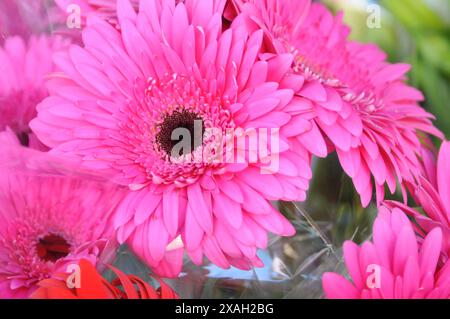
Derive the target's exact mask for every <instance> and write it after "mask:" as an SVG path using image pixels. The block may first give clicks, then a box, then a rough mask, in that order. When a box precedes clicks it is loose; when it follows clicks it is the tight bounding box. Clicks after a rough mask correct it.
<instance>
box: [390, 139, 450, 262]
mask: <svg viewBox="0 0 450 319" xmlns="http://www.w3.org/2000/svg"><path fill="white" fill-rule="evenodd" d="M449 163H450V142H444V143H443V144H442V146H441V150H440V152H439V157H438V160H437V167H436V165H435V163H434V161H428V162H425V164H426V165H425V168H426V169H425V171H426V172H428V174H424V176H421V177H420V178H419V179H418V182H417V183H414V184H411V185H410V187H409V188H410V189H411V193H412V194H413V197H414V199H415V201H416V202H417V204H418V205H419V206H421V207H422V209H423V210H424V212H425V215H424V214H422V213H420V212H418V211H416V210H414V209H411V208H409V207H407V206H406V205H404V204H402V203H398V202H393V201H388V202H386V203H385V204H386V205H387V206H388V207H399V208H400V209H402V210H404V211H405V212H406V213H407V214H408V215H410V216H411V217H413V218H414V220H415V221H416V222H417V224H418V226H419V227H417V230H416V231H417V232H418V233H419V234H421V235H422V236H425V235H426V234H428V233H429V232H430V231H431V230H432V229H434V228H436V227H439V228H440V229H441V230H442V234H443V246H442V249H443V252H444V254H445V255H446V257H447V258H448V257H449V256H450V164H449Z"/></svg>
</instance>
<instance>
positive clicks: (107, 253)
mask: <svg viewBox="0 0 450 319" xmlns="http://www.w3.org/2000/svg"><path fill="white" fill-rule="evenodd" d="M3 134H5V133H3ZM3 134H1V135H3ZM0 139H1V138H0ZM9 145H10V146H5V144H3V147H2V156H3V155H5V153H7V152H9V149H11V152H12V153H15V154H17V152H18V151H19V149H18V148H19V147H20V146H14V145H11V144H9ZM23 150H24V152H25V151H26V149H23ZM30 152H34V151H30ZM30 154H31V153H28V152H26V156H30ZM23 156H25V153H23ZM48 160H49V158H47V161H45V162H43V163H42V164H44V163H46V164H47V165H48V166H49V167H50V166H51V164H50V162H49V161H48ZM34 164H35V165H36V164H37V163H34ZM47 173H48V171H47ZM47 173H46V174H42V173H40V171H35V170H26V169H25V168H24V167H20V168H11V167H8V168H2V169H1V175H0V298H25V297H27V296H28V295H29V294H30V293H31V292H32V291H33V290H34V289H36V288H37V283H38V282H39V281H40V280H42V279H46V278H50V277H51V276H52V275H53V274H54V273H56V272H62V271H66V267H67V266H68V265H69V264H70V263H72V262H75V263H77V261H78V260H79V259H80V258H85V259H88V260H90V261H91V262H92V263H93V264H94V265H96V264H97V263H98V262H99V260H100V258H108V257H109V258H111V257H113V256H114V251H115V248H116V245H115V244H114V243H115V242H116V241H115V240H114V236H113V235H114V229H113V226H112V221H111V218H112V214H113V212H114V209H115V208H116V207H117V205H118V203H119V202H120V200H121V198H122V193H121V192H119V191H118V190H117V186H113V185H109V184H104V183H100V182H90V181H87V180H83V179H78V178H75V177H73V178H72V177H71V178H69V177H63V176H61V175H53V176H52V175H49V174H47ZM110 261H111V260H106V262H110Z"/></svg>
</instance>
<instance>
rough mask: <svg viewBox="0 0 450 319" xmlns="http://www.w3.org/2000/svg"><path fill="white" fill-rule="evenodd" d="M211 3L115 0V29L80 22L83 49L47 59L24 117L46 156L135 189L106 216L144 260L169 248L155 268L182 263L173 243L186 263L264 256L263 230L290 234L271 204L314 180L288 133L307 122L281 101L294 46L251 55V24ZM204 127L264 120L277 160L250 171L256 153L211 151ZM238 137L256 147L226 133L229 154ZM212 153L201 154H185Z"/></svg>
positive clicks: (242, 263)
mask: <svg viewBox="0 0 450 319" xmlns="http://www.w3.org/2000/svg"><path fill="white" fill-rule="evenodd" d="M222 11H223V1H210V0H190V1H185V3H179V4H177V5H176V4H175V1H159V0H151V1H141V2H140V6H139V12H138V13H136V12H135V10H134V9H133V6H132V4H131V3H130V2H129V1H127V0H122V1H118V4H117V15H118V19H119V20H118V21H119V25H120V30H121V32H119V31H117V30H116V29H115V28H113V27H112V26H111V25H110V24H108V23H106V22H104V21H102V20H100V19H98V18H96V17H92V19H88V27H87V28H86V29H85V30H84V33H83V40H84V45H85V47H84V48H80V47H77V46H73V47H71V48H70V49H69V51H68V53H67V54H59V55H58V56H57V58H56V61H57V64H58V65H59V66H60V67H61V69H62V70H64V74H61V75H60V76H57V77H54V78H53V80H52V81H51V82H50V83H49V84H50V88H51V91H52V94H51V97H49V98H48V99H46V100H45V101H44V102H43V103H42V104H40V105H39V107H38V112H39V114H38V117H37V119H36V120H34V121H33V122H32V127H33V130H34V131H35V132H36V133H37V134H38V136H39V138H40V139H41V140H42V141H43V142H44V143H46V144H47V145H49V146H50V147H51V148H53V150H52V152H53V153H54V154H59V155H61V156H70V157H74V158H78V159H80V160H81V161H82V164H83V165H84V166H85V167H89V168H92V169H96V170H98V171H101V172H104V173H105V174H108V175H109V176H111V177H113V179H114V180H115V181H116V182H117V183H119V184H121V185H124V186H128V187H129V188H130V189H131V190H132V192H131V193H130V195H129V196H128V197H127V199H126V200H125V201H124V203H123V204H122V206H121V208H120V210H119V212H118V214H117V217H116V222H115V225H116V227H117V228H118V238H119V240H120V242H127V243H129V244H130V246H131V247H132V248H133V249H134V251H135V252H136V253H137V254H138V255H139V256H140V257H141V258H142V259H144V260H145V261H147V263H148V264H150V265H151V266H153V267H158V266H159V265H160V262H161V260H163V258H164V256H165V255H167V253H168V252H171V253H173V254H172V256H171V257H170V258H172V257H173V260H174V265H177V267H172V269H165V270H163V271H164V274H165V275H172V276H173V275H176V274H177V272H178V271H179V270H180V269H179V267H180V266H181V255H180V254H178V253H174V252H177V250H174V251H172V250H171V248H176V247H180V246H184V248H185V250H186V251H187V253H188V254H189V256H190V257H191V258H192V260H193V261H194V262H195V263H197V264H200V263H202V260H203V256H204V255H206V256H207V257H208V258H209V259H210V260H211V261H212V262H214V263H215V264H217V265H219V266H221V267H224V268H227V267H230V266H231V265H233V266H236V267H239V268H243V269H248V268H250V267H252V266H261V265H262V262H261V261H260V259H259V258H258V256H257V255H256V252H257V248H265V247H266V246H267V232H268V231H270V232H272V233H275V234H278V235H284V236H288V235H292V234H293V233H294V228H293V227H292V225H291V224H290V223H289V222H288V220H287V219H286V218H285V217H283V215H281V214H280V213H279V212H278V211H276V210H275V209H274V208H273V207H272V206H271V204H270V202H269V200H277V199H285V200H304V199H305V197H306V193H305V192H306V189H307V188H308V180H309V179H310V178H311V169H310V154H309V153H308V152H307V151H306V150H305V148H304V147H303V146H302V145H301V144H300V143H299V142H298V141H297V140H295V139H292V138H291V136H294V135H298V134H300V132H302V131H307V130H309V129H311V123H309V122H308V121H306V120H304V119H303V118H302V117H301V115H299V114H301V110H300V111H298V109H297V104H296V103H295V101H293V100H292V97H293V89H292V88H291V87H295V86H297V85H298V83H299V81H301V79H300V78H299V77H297V76H295V75H289V72H288V71H289V68H290V65H291V63H292V56H291V55H290V54H284V55H273V56H267V57H265V59H263V60H262V59H260V58H259V57H258V53H259V52H260V48H261V43H262V38H263V37H262V32H255V33H253V34H251V35H250V34H248V33H247V32H246V31H245V28H243V27H239V26H235V27H233V28H231V29H228V30H227V31H225V32H223V33H222V32H221V25H222V19H221V16H222ZM196 121H200V122H201V125H200V128H199V130H200V137H203V138H202V139H200V142H198V140H197V141H196V140H194V141H193V143H192V144H193V145H192V146H193V148H192V149H191V150H190V151H187V152H186V153H183V152H182V153H179V154H176V155H173V154H172V152H171V150H173V141H172V139H171V135H172V134H173V132H174V130H176V129H179V128H182V129H185V130H188V131H190V132H191V131H193V130H195V123H196ZM212 128H215V129H219V131H221V132H222V131H224V130H227V129H233V128H242V129H244V130H245V129H255V130H258V129H260V128H266V129H269V130H270V129H274V130H275V131H277V132H279V143H280V147H279V150H276V149H272V148H271V147H268V148H270V150H271V151H270V153H268V155H269V156H270V155H276V156H277V157H279V168H278V169H275V170H274V171H271V172H270V173H272V174H261V168H262V167H265V166H266V164H264V163H263V162H264V161H263V160H261V161H256V162H250V161H248V160H245V161H244V162H243V163H234V162H231V163H224V162H218V161H215V158H216V157H215V156H216V155H219V154H221V152H220V151H218V152H216V153H215V154H214V150H215V147H216V146H218V145H223V143H224V142H225V138H219V137H218V136H217V135H210V136H208V134H207V130H208V129H212ZM203 130H204V131H205V132H204V133H203V136H202V132H203ZM194 135H195V134H194ZM259 136H260V137H262V140H263V143H265V146H270V145H272V144H274V142H272V139H271V138H270V137H268V136H267V135H266V137H267V138H266V140H265V142H264V138H263V137H264V136H263V134H262V133H261V134H259ZM269 140H270V141H269ZM268 144H270V145H268ZM200 146H201V147H200ZM238 147H240V149H241V150H243V151H244V153H245V154H246V155H248V154H249V153H251V152H252V149H253V148H252V149H250V147H249V146H248V145H247V144H246V146H236V144H234V143H233V145H232V147H231V148H232V150H233V151H236V152H234V154H236V153H238V152H237V148H238ZM247 147H249V148H247ZM219 148H220V147H219ZM209 149H211V150H213V152H212V153H209V154H208V155H206V156H205V157H203V158H202V159H201V161H200V162H195V163H192V162H189V161H183V160H184V159H188V158H192V157H193V156H194V157H195V156H196V155H198V152H199V151H200V153H201V151H202V150H209ZM224 149H225V148H224ZM245 157H246V158H247V156H245ZM175 260H179V261H178V262H177V263H175ZM160 271H161V270H160ZM168 272H169V273H168Z"/></svg>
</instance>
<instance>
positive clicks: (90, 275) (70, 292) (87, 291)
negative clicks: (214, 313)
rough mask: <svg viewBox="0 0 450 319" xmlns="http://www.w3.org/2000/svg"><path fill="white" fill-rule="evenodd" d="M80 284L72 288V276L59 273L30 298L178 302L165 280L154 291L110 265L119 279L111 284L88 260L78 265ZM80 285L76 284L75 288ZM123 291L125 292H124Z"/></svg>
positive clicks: (42, 284)
mask: <svg viewBox="0 0 450 319" xmlns="http://www.w3.org/2000/svg"><path fill="white" fill-rule="evenodd" d="M79 266H80V281H79V285H78V287H76V288H69V285H68V281H69V280H68V279H69V277H70V276H71V275H70V274H59V275H57V276H54V277H53V278H50V279H45V280H42V281H41V282H39V284H38V286H39V288H38V289H37V290H36V291H35V292H34V293H33V294H32V295H31V298H33V299H178V296H177V294H176V293H175V292H174V291H173V290H172V289H171V288H170V287H169V286H168V285H167V284H165V283H164V282H163V281H162V280H159V279H158V278H156V279H157V280H158V282H159V284H160V287H159V288H158V289H154V288H153V287H152V286H150V285H149V284H147V283H146V282H145V281H143V280H142V279H141V278H139V277H137V276H134V275H126V274H124V273H123V272H122V271H120V270H119V269H117V268H115V267H113V266H109V268H111V270H112V271H114V273H115V274H116V275H117V278H116V279H114V280H113V281H112V282H111V283H109V282H108V281H107V280H106V279H105V278H103V277H102V276H101V275H100V274H99V273H98V272H97V270H96V269H95V267H94V266H93V265H92V264H91V263H89V262H88V261H87V260H85V259H82V260H81V261H80V262H79ZM75 286H77V285H75ZM121 288H122V289H121Z"/></svg>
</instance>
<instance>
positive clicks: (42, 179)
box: [0, 0, 450, 298]
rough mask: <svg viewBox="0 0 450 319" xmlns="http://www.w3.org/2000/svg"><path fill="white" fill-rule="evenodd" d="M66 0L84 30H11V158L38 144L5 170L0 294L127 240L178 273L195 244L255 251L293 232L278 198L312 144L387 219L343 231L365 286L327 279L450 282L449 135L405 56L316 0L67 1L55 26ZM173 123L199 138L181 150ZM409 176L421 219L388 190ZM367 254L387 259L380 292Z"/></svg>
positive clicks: (420, 293) (404, 291) (1, 64)
mask: <svg viewBox="0 0 450 319" xmlns="http://www.w3.org/2000/svg"><path fill="white" fill-rule="evenodd" d="M37 2H39V3H40V1H37ZM8 4H9V2H8ZM69 5H77V6H78V7H79V9H80V11H79V13H80V14H81V16H80V17H79V18H80V21H81V22H82V23H81V28H82V39H80V40H79V39H75V38H73V37H72V38H70V37H68V36H64V32H58V35H56V34H33V32H30V30H27V32H22V31H23V30H21V28H22V27H23V26H24V25H20V28H15V27H13V26H10V27H9V30H16V29H17V30H19V29H20V32H19V31H17V32H15V31H8V33H7V34H6V35H4V34H3V33H2V36H5V39H4V41H2V42H0V43H2V46H1V47H0V115H1V117H0V130H5V132H4V133H1V135H0V140H1V141H5V144H6V145H8V147H5V149H4V150H3V149H2V151H0V152H1V153H2V154H1V155H0V158H1V157H2V156H4V158H12V157H14V158H17V157H22V159H23V158H25V159H26V160H23V162H24V163H25V164H24V167H21V168H20V169H18V168H17V167H13V168H11V167H7V168H5V169H2V171H1V172H0V188H2V192H0V221H1V223H0V224H1V225H0V246H1V247H3V248H2V250H1V252H0V296H7V297H11V296H27V295H28V294H29V293H30V292H31V291H32V290H33V289H35V287H36V284H37V282H38V281H39V280H42V279H45V278H49V277H51V276H52V274H53V273H55V272H56V271H57V270H59V271H60V270H61V267H62V266H63V265H64V266H65V265H66V264H67V262H69V261H70V260H74V259H80V258H85V259H86V258H90V257H92V258H91V259H92V260H93V263H94V264H96V263H97V261H99V260H100V261H101V262H102V261H104V259H103V258H100V256H101V255H104V253H105V251H107V249H106V248H105V247H106V246H108V247H109V245H110V244H111V245H112V243H115V242H116V241H117V242H118V243H119V244H127V245H128V246H129V247H130V248H131V249H132V250H133V252H134V253H135V254H136V255H137V256H139V257H140V258H141V259H142V260H143V261H144V262H145V263H146V264H147V265H149V266H150V267H152V268H153V269H154V271H155V272H157V273H158V274H160V275H163V276H168V277H175V276H177V275H178V274H179V273H180V271H181V268H182V264H183V256H184V255H187V256H188V257H189V258H190V259H191V260H192V261H193V262H194V263H195V264H197V265H201V264H202V263H203V262H204V259H205V258H208V259H209V260H210V261H211V262H213V263H214V264H216V265H218V266H219V267H222V268H229V267H231V266H233V267H237V268H240V269H251V268H252V267H261V266H263V262H262V261H261V260H260V259H259V257H258V255H257V251H258V249H265V248H266V247H267V244H268V234H269V233H273V234H276V235H280V236H292V235H294V234H295V229H294V227H293V226H292V225H291V223H290V222H289V220H288V219H287V218H286V217H285V216H284V215H283V214H281V213H280V212H279V211H277V210H276V209H275V208H274V206H273V205H272V204H271V201H279V200H283V201H304V200H305V199H306V198H307V191H308V187H309V182H310V180H311V178H312V177H313V174H312V168H311V160H312V157H313V156H318V157H326V156H328V155H329V154H330V153H332V152H336V153H337V155H338V157H339V160H340V163H341V164H342V167H343V170H344V171H345V172H346V173H347V174H348V175H349V176H350V177H351V178H352V180H353V183H354V186H355V188H356V190H357V191H358V193H359V194H360V196H361V202H362V205H363V206H368V205H369V204H370V202H371V201H372V199H373V197H376V203H377V204H378V205H380V215H379V217H378V219H377V221H376V223H375V226H374V243H373V244H372V243H368V244H365V245H363V247H361V248H358V247H357V246H356V245H355V244H351V243H348V244H346V245H345V247H344V250H345V256H346V263H347V266H348V268H349V272H350V275H351V276H352V279H353V284H351V283H349V282H347V281H346V280H345V279H344V278H343V277H341V276H339V275H336V274H326V275H325V276H324V289H325V293H326V294H327V295H328V296H329V297H350V298H356V297H373V298H379V297H384V298H394V297H406V298H413V297H417V298H419V297H430V298H433V297H443V298H448V297H449V287H450V284H449V280H450V273H449V269H450V268H449V267H450V266H448V265H449V264H448V263H447V260H448V254H449V253H450V248H449V247H450V241H449V240H450V235H449V232H450V226H449V225H450V210H449V207H448V205H447V204H448V201H449V197H450V193H449V189H450V186H449V185H448V181H449V179H450V176H449V175H448V174H447V173H450V169H448V164H447V162H448V161H447V160H446V158H448V157H450V153H449V147H448V145H447V144H444V146H443V147H442V150H441V155H440V157H439V162H438V165H437V167H438V170H441V171H442V172H443V173H438V174H437V173H436V172H434V171H433V170H434V166H433V165H434V164H433V163H434V161H433V158H432V155H430V152H431V151H430V150H429V149H428V146H427V145H429V144H430V143H427V142H428V139H429V138H430V137H429V135H434V136H436V137H438V138H441V139H442V138H443V135H442V134H441V133H440V132H439V130H438V129H436V128H435V127H434V126H433V124H432V122H431V121H432V119H433V116H432V115H431V114H429V113H427V112H426V111H425V110H424V109H422V108H421V107H420V105H419V102H420V101H422V100H423V96H422V94H421V92H419V91H418V90H416V89H414V88H412V87H410V86H408V85H407V84H406V82H405V80H406V73H407V72H408V70H409V66H408V65H405V64H394V65H393V64H389V63H388V62H387V61H386V55H385V54H384V53H383V52H382V51H380V50H379V49H378V48H377V47H375V46H373V45H366V44H361V43H357V42H353V41H350V40H349V39H348V35H349V32H350V30H349V28H348V27H347V26H345V25H344V24H343V22H342V15H338V16H336V17H335V16H333V15H332V14H331V13H330V12H329V11H328V10H327V9H326V8H325V7H324V6H322V5H320V4H317V3H311V1H310V0H264V1H261V0H183V1H181V0H140V1H138V0H117V1H116V0H102V1H97V0H76V1H65V0H55V3H54V4H53V6H52V10H53V9H55V8H57V7H59V8H60V9H62V11H61V12H60V15H56V16H57V19H59V21H58V23H59V24H64V23H65V21H64V19H65V18H66V16H65V14H68V13H67V11H66V9H67V7H68V6H69ZM7 10H10V13H11V14H13V12H16V11H17V10H18V8H17V7H15V5H14V4H9V6H8V7H7ZM71 14H77V11H75V12H72V13H71ZM0 18H2V19H4V18H3V16H0ZM4 22H5V21H0V27H2V28H3V26H7V25H8V24H7V23H4ZM5 30H6V27H5ZM30 33H31V35H30ZM198 123H200V124H198ZM229 130H233V131H240V132H243V133H242V134H243V135H244V139H243V140H244V143H239V142H236V140H238V139H239V137H240V136H232V137H231V138H230V136H229V135H227V134H222V133H223V132H228V131H229ZM198 131H200V133H199V134H198ZM211 131H214V132H217V131H218V132H220V134H210V132H211ZM268 131H270V132H272V133H273V135H272V133H271V134H269V136H267V132H268ZM177 132H184V133H186V132H187V134H188V135H189V136H190V135H191V134H194V136H197V135H200V136H197V137H199V139H198V140H196V139H195V138H194V139H193V140H192V139H191V140H190V141H189V143H188V146H189V147H187V148H181V149H180V150H178V149H177V151H176V152H174V149H175V148H176V147H177V146H178V144H177V142H178V141H179V139H178V133H177ZM248 132H251V133H252V134H248V136H247V133H248ZM14 135H17V137H18V138H19V140H17V139H16V137H15V136H14ZM174 135H175V137H176V138H174ZM245 137H248V140H246V139H245ZM230 140H231V142H230ZM19 142H21V143H22V144H23V145H25V146H29V147H31V148H34V149H36V150H33V151H31V150H25V149H24V148H20V147H19V146H18V144H19ZM252 142H255V144H253V143H252ZM255 148H258V150H259V152H256V150H255ZM261 149H262V150H264V151H265V152H261ZM200 150H201V152H202V155H203V156H202V160H201V161H192V160H189V159H192V158H193V157H195V156H196V155H197V153H199V152H200ZM205 150H206V152H207V155H206V156H205V153H204V152H205ZM44 151H48V153H45V154H43V153H41V152H44ZM29 152H32V153H29ZM230 153H231V154H232V157H231V160H227V161H219V160H217V159H218V158H222V157H223V155H225V157H227V158H229V154H230ZM256 153H257V154H258V155H259V157H258V158H257V159H256V160H255V158H253V155H254V154H256ZM29 154H32V155H33V156H31V159H30V158H28V157H29V156H30V155H29ZM35 157H38V158H39V159H40V161H42V159H43V158H44V161H45V159H47V158H48V159H49V160H50V159H52V160H54V159H57V162H58V164H57V165H55V166H57V167H58V170H57V171H58V179H56V180H55V177H54V176H53V175H51V176H50V175H44V176H42V174H40V173H39V172H38V173H36V171H39V170H36V166H37V167H39V169H42V167H40V165H36V161H33V160H32V159H33V158H35ZM273 160H276V162H277V165H276V166H270V167H269V168H268V166H267V164H268V162H271V161H273ZM73 167H76V170H77V172H83V173H82V174H81V173H78V174H79V175H78V176H77V177H76V178H75V180H73V177H70V176H67V175H68V172H70V169H71V168H73ZM53 169H54V167H53V166H52V169H51V170H50V171H52V170H53ZM61 172H62V173H61ZM84 172H91V173H92V174H93V175H95V176H97V177H98V176H99V175H100V176H101V178H102V179H103V180H104V179H106V180H108V181H109V183H107V184H105V185H104V184H103V183H99V182H98V181H92V180H91V178H92V175H90V174H85V173H84ZM444 173H445V174H447V175H446V176H447V178H441V177H440V176H441V174H444ZM60 175H61V176H60ZM89 176H91V177H89ZM397 183H398V184H399V185H400V187H401V189H402V190H403V193H404V194H405V197H406V195H407V190H408V189H409V190H410V191H411V192H412V193H413V196H414V197H415V198H417V200H418V203H420V204H422V206H423V208H424V210H425V211H426V212H427V216H426V217H425V216H423V215H420V214H419V213H416V212H415V211H414V210H412V209H410V208H408V207H404V206H402V204H399V203H392V202H384V201H383V200H384V197H385V194H384V190H385V186H386V185H387V187H388V189H389V190H390V191H391V192H392V193H393V192H395V191H396V188H397ZM122 194H124V195H122ZM374 195H375V196H374ZM119 201H120V204H119ZM402 211H404V212H405V213H407V214H408V215H409V216H410V217H412V218H414V219H415V220H416V221H417V223H416V224H414V225H413V224H411V223H410V222H409V221H408V219H407V217H406V216H405V215H404V213H403V212H402ZM99 242H101V243H105V242H106V243H108V245H106V244H103V245H100V246H99V245H98V243H99ZM101 262H98V264H101ZM368 265H375V266H376V265H378V266H379V267H380V271H381V277H380V278H381V279H380V280H381V286H380V287H377V288H375V289H374V290H368V288H367V287H366V280H365V279H366V277H367V276H366V271H365V269H364V267H366V266H368Z"/></svg>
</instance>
